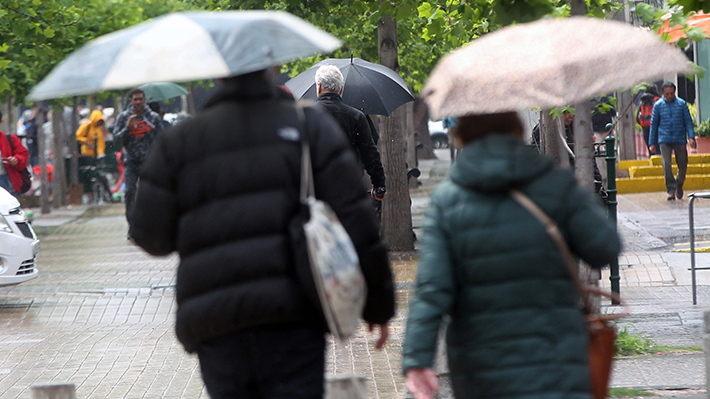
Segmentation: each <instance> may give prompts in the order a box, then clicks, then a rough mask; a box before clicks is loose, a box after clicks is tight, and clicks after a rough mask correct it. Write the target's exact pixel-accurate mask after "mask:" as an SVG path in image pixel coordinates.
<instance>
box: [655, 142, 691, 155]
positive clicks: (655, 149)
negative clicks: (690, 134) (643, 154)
mask: <svg viewBox="0 0 710 399" xmlns="http://www.w3.org/2000/svg"><path fill="white" fill-rule="evenodd" d="M693 141H695V140H693ZM648 150H649V151H651V152H652V153H654V154H655V153H656V146H655V145H653V144H651V145H649V146H648Z"/></svg>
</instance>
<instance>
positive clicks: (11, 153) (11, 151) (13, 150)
mask: <svg viewBox="0 0 710 399" xmlns="http://www.w3.org/2000/svg"><path fill="white" fill-rule="evenodd" d="M5 136H6V137H7V142H8V143H10V156H13V155H15V146H14V145H12V137H10V133H5Z"/></svg>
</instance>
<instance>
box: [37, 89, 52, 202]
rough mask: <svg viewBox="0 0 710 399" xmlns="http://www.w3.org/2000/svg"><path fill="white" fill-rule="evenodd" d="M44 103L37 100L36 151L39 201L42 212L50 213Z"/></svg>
mask: <svg viewBox="0 0 710 399" xmlns="http://www.w3.org/2000/svg"><path fill="white" fill-rule="evenodd" d="M43 109H44V104H42V101H39V102H37V116H36V117H35V118H36V119H35V122H36V123H37V151H38V152H39V176H40V181H41V182H42V189H41V190H42V191H41V192H40V198H39V203H40V205H41V207H42V214H43V215H44V214H46V213H50V212H51V211H52V209H51V208H50V206H49V175H47V149H46V148H45V142H44V112H43Z"/></svg>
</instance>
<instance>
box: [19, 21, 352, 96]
mask: <svg viewBox="0 0 710 399" xmlns="http://www.w3.org/2000/svg"><path fill="white" fill-rule="evenodd" d="M339 46H340V41H339V40H338V39H337V38H335V37H334V36H332V35H330V34H328V33H326V32H323V31H322V30H320V29H318V28H316V27H315V26H313V25H311V24H309V23H308V22H306V21H304V20H302V19H300V18H297V17H295V16H293V15H291V14H288V13H285V12H280V11H220V12H199V11H196V12H184V13H173V14H169V15H166V16H163V17H160V18H156V19H154V20H151V21H148V22H144V23H142V24H138V25H135V26H132V27H130V28H126V29H121V30H119V31H116V32H113V33H110V34H108V35H104V36H101V37H99V38H97V39H95V40H93V41H91V42H89V43H88V44H86V45H85V46H84V47H82V48H80V49H79V50H77V51H75V52H73V53H72V54H70V55H69V56H68V57H67V58H66V59H64V60H63V61H62V62H61V63H60V64H59V65H58V66H57V67H56V68H54V70H52V72H51V73H50V74H49V75H48V76H47V77H46V78H45V79H44V80H42V82H40V83H39V84H38V85H37V86H36V87H35V88H34V89H33V90H32V92H31V93H30V95H29V99H30V100H42V99H48V98H57V97H65V96H74V95H80V94H88V93H94V92H98V91H103V90H113V89H122V88H127V87H137V86H140V85H142V84H144V83H150V82H158V81H170V82H185V81H193V80H200V79H212V78H220V77H226V76H233V75H241V74H245V73H248V72H254V71H258V70H261V69H265V68H268V67H270V66H272V65H277V64H280V63H284V62H288V61H293V60H295V59H297V58H299V57H305V56H310V55H313V54H316V53H322V52H326V53H327V52H331V51H333V50H335V49H336V48H338V47H339Z"/></svg>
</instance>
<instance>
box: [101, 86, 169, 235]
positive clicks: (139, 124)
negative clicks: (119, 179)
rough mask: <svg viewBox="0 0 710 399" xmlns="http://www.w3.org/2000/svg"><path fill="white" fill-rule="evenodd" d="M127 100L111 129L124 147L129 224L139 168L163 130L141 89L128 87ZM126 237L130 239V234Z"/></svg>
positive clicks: (116, 139)
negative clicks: (126, 107) (124, 107)
mask: <svg viewBox="0 0 710 399" xmlns="http://www.w3.org/2000/svg"><path fill="white" fill-rule="evenodd" d="M128 99H129V100H130V101H131V105H129V106H128V109H126V110H125V111H123V112H121V113H120V114H119V115H118V119H117V120H116V126H115V127H114V129H113V140H114V141H115V142H116V143H119V145H121V146H123V157H124V160H123V161H124V168H123V176H124V182H125V184H126V191H125V193H124V195H125V199H126V219H127V220H128V224H129V225H130V224H131V219H130V214H131V210H132V209H133V201H134V199H135V196H136V184H137V183H138V176H139V173H140V169H141V167H142V166H143V162H144V161H145V159H146V157H147V156H148V153H149V152H150V150H151V147H152V146H153V142H154V141H155V139H156V138H157V137H158V135H159V134H160V132H161V131H162V129H163V123H162V119H161V118H160V115H158V114H157V113H155V112H153V111H152V110H151V109H150V108H148V107H146V105H145V93H143V90H141V89H133V90H131V92H130V93H129V94H128ZM126 238H128V239H129V240H130V239H131V235H130V233H129V234H128V236H127V237H126Z"/></svg>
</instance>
